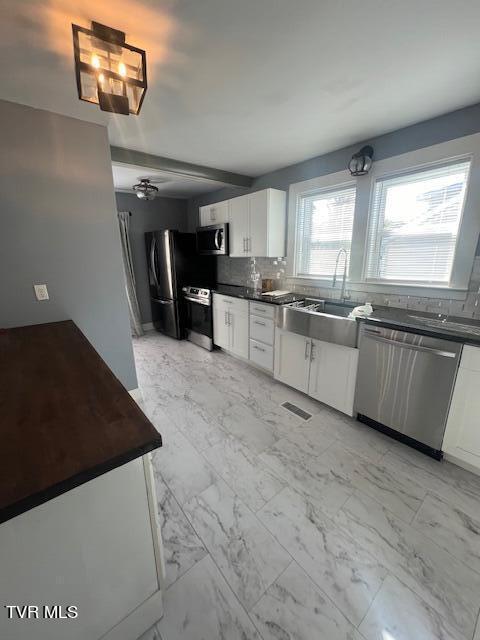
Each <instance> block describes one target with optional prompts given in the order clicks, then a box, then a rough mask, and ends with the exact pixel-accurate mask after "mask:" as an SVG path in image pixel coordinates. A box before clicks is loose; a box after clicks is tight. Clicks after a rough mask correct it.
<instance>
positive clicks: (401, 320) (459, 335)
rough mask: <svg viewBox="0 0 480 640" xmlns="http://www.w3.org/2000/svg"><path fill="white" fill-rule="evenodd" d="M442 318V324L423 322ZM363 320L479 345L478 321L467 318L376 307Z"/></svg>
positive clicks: (479, 326) (438, 320) (479, 330)
mask: <svg viewBox="0 0 480 640" xmlns="http://www.w3.org/2000/svg"><path fill="white" fill-rule="evenodd" d="M412 316H414V317H412ZM443 319H446V321H447V323H446V324H443V325H442V326H432V325H427V324H425V323H426V322H429V321H431V320H433V321H434V322H435V323H437V322H438V323H440V322H441V321H442V320H443ZM364 322H367V323H368V324H377V325H381V326H384V327H390V328H393V329H405V330H410V331H412V330H414V331H416V332H418V333H421V334H422V335H426V336H432V337H434V338H435V337H436V338H443V339H446V340H453V341H454V342H462V343H464V344H471V345H474V346H480V322H479V321H478V320H471V319H469V318H460V317H453V316H448V317H447V316H438V315H437V314H434V313H426V312H422V311H413V310H412V309H398V308H395V307H377V308H376V309H375V310H374V312H373V314H372V315H371V316H370V317H369V318H366V319H365V320H364ZM450 323H455V324H456V325H459V326H452V325H451V324H450ZM467 327H468V328H470V329H471V330H473V331H478V333H476V334H475V333H470V332H469V330H468V328H467Z"/></svg>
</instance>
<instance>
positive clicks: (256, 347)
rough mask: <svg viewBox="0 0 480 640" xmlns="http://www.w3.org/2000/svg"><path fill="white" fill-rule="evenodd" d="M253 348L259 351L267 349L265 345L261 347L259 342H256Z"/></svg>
mask: <svg viewBox="0 0 480 640" xmlns="http://www.w3.org/2000/svg"><path fill="white" fill-rule="evenodd" d="M253 348H254V349H256V350H257V351H265V349H264V348H263V347H259V346H258V345H257V344H254V345H253Z"/></svg>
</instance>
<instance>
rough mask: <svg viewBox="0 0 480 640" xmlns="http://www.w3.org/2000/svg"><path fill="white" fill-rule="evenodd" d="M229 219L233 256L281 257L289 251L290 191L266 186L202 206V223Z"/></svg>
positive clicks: (208, 223) (207, 223)
mask: <svg viewBox="0 0 480 640" xmlns="http://www.w3.org/2000/svg"><path fill="white" fill-rule="evenodd" d="M223 222H228V223H229V225H230V227H229V234H230V256H231V257H232V258H247V257H265V258H279V257H281V256H284V255H285V253H286V246H285V242H286V223H287V194H286V193H285V191H280V190H279V189H263V190H262V191H256V192H255V193H249V194H247V195H244V196H239V197H238V198H232V199H231V200H225V201H224V202H218V203H216V204H212V205H207V206H204V207H200V226H202V227H203V226H208V225H212V224H218V223H223Z"/></svg>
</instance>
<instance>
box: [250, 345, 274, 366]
mask: <svg viewBox="0 0 480 640" xmlns="http://www.w3.org/2000/svg"><path fill="white" fill-rule="evenodd" d="M250 361H251V362H253V363H255V364H256V365H257V366H259V367H262V369H267V370H268V371H273V347H272V345H269V344H265V343H264V342H259V341H258V340H252V338H250Z"/></svg>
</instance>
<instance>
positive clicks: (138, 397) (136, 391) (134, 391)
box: [128, 387, 143, 404]
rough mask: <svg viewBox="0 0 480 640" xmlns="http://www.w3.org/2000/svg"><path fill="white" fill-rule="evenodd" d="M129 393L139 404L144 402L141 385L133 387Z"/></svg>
mask: <svg viewBox="0 0 480 640" xmlns="http://www.w3.org/2000/svg"><path fill="white" fill-rule="evenodd" d="M128 393H129V394H130V395H131V396H132V398H133V399H134V400H135V402H136V403H137V404H141V403H142V402H143V394H142V390H141V389H140V387H137V388H136V389H131V390H130V391H129V392H128Z"/></svg>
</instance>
